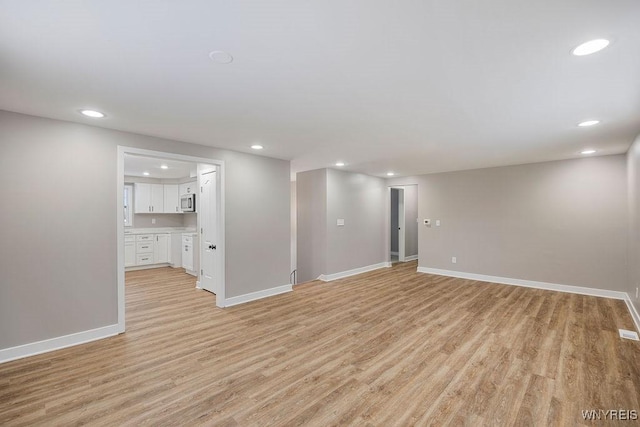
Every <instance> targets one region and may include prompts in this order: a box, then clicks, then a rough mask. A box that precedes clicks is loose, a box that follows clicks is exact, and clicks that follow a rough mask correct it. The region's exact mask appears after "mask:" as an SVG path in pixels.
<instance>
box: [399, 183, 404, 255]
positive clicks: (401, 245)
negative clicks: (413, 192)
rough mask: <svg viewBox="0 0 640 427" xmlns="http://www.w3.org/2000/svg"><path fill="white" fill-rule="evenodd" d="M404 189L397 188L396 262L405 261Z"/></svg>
mask: <svg viewBox="0 0 640 427" xmlns="http://www.w3.org/2000/svg"><path fill="white" fill-rule="evenodd" d="M405 233H406V231H405V219H404V188H398V261H400V262H404V261H405Z"/></svg>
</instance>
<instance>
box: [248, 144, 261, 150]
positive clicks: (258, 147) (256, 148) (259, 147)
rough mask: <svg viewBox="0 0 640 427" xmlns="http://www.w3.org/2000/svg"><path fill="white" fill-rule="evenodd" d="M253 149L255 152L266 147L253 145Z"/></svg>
mask: <svg viewBox="0 0 640 427" xmlns="http://www.w3.org/2000/svg"><path fill="white" fill-rule="evenodd" d="M251 148H253V149H254V150H262V149H263V148H264V147H263V146H262V145H260V144H253V145H252V146H251Z"/></svg>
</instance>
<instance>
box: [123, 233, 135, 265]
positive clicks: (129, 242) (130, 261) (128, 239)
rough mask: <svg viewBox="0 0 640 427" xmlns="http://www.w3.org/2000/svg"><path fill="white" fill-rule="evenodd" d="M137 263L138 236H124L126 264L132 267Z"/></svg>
mask: <svg viewBox="0 0 640 427" xmlns="http://www.w3.org/2000/svg"><path fill="white" fill-rule="evenodd" d="M134 265H136V238H135V236H124V266H125V267H132V266H134Z"/></svg>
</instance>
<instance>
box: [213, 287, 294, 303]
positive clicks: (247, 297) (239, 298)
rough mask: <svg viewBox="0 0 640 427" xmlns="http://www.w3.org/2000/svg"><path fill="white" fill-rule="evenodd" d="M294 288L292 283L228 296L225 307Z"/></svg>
mask: <svg viewBox="0 0 640 427" xmlns="http://www.w3.org/2000/svg"><path fill="white" fill-rule="evenodd" d="M292 290H293V286H292V285H282V286H276V287H275V288H270V289H265V290H263V291H257V292H251V293H248V294H244V295H238V296H237V297H231V298H227V299H225V301H224V306H225V307H231V306H233V305H238V304H244V303H246V302H250V301H255V300H258V299H262V298H267V297H270V296H273V295H279V294H284V293H286V292H291V291H292Z"/></svg>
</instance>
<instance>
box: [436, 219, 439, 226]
mask: <svg viewBox="0 0 640 427" xmlns="http://www.w3.org/2000/svg"><path fill="white" fill-rule="evenodd" d="M436 227H440V220H439V219H436Z"/></svg>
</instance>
